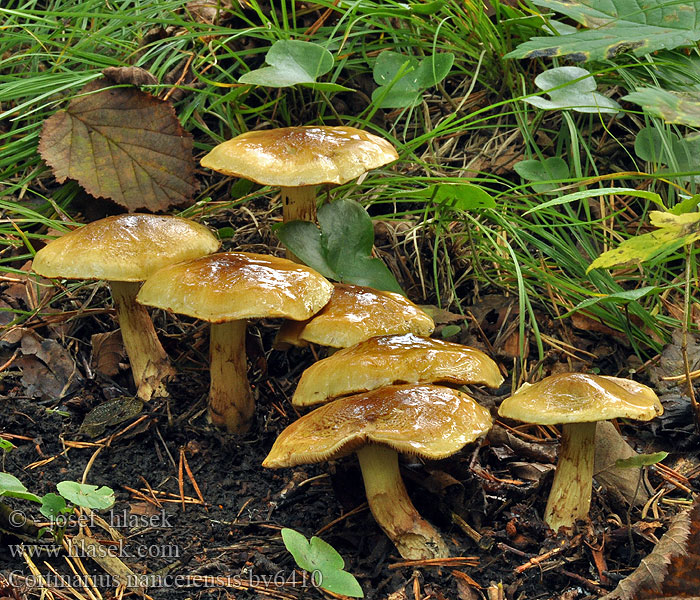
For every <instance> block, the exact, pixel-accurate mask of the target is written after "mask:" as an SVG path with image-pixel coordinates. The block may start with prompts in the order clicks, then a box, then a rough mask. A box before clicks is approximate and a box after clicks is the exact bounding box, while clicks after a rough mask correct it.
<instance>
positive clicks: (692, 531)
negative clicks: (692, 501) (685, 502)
mask: <svg viewBox="0 0 700 600" xmlns="http://www.w3.org/2000/svg"><path fill="white" fill-rule="evenodd" d="M699 595H700V504H696V505H695V506H694V507H693V508H692V510H691V509H688V510H684V511H682V512H680V513H678V514H677V515H676V516H675V517H674V518H673V520H672V521H671V524H670V526H669V528H668V531H667V532H666V533H665V534H664V535H663V536H662V537H661V539H660V540H659V543H658V544H657V545H656V546H655V548H654V549H653V550H652V551H651V553H650V554H649V555H648V556H646V557H645V558H643V559H642V561H641V563H640V564H639V566H638V567H637V568H636V569H635V570H634V571H633V572H632V574H631V575H629V576H628V577H627V578H625V579H623V580H622V581H621V582H620V583H619V584H618V586H617V587H616V588H615V589H614V590H613V591H612V592H611V593H610V594H607V595H606V596H603V598H602V600H657V599H661V598H698V596H699Z"/></svg>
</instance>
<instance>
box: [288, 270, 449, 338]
mask: <svg viewBox="0 0 700 600" xmlns="http://www.w3.org/2000/svg"><path fill="white" fill-rule="evenodd" d="M434 328H435V323H434V322H433V320H432V319H431V318H430V316H429V315H427V314H426V313H425V312H423V311H422V310H421V309H420V308H418V307H417V306H416V305H415V304H413V302H411V301H410V300H408V299H407V298H404V297H403V296H402V295H401V294H395V293H394V292H383V291H379V290H375V289H372V288H369V287H364V286H360V285H348V284H345V283H336V284H334V290H333V295H332V297H331V299H330V302H328V304H326V306H324V307H323V310H322V311H320V312H319V313H318V314H317V315H315V316H314V317H313V318H312V319H311V320H310V321H309V322H308V323H285V324H284V325H283V326H282V328H281V329H280V332H279V335H278V339H277V343H278V344H282V345H283V344H295V345H303V344H304V343H306V342H312V343H314V344H320V345H321V346H331V347H333V348H347V347H349V346H354V345H355V344H357V343H359V342H362V341H364V340H366V339H369V338H371V337H375V336H378V335H389V334H403V333H415V334H416V335H424V336H428V335H430V334H431V333H432V332H433V329H434Z"/></svg>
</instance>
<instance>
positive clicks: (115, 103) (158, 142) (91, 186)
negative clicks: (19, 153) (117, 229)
mask: <svg viewBox="0 0 700 600" xmlns="http://www.w3.org/2000/svg"><path fill="white" fill-rule="evenodd" d="M110 85H111V84H110V83H109V82H108V81H107V80H106V79H100V80H97V81H93V82H91V83H89V84H87V85H86V86H85V87H84V88H83V89H82V90H81V94H82V95H81V96H80V97H78V98H75V99H74V100H73V101H71V103H70V104H69V105H68V108H66V109H65V110H61V111H58V112H57V113H56V114H54V115H52V116H51V117H49V118H48V119H47V120H46V121H45V122H44V126H43V128H42V130H41V139H40V140H39V153H40V154H41V156H42V158H43V159H44V160H45V161H46V162H47V163H48V164H49V165H50V166H51V168H52V169H53V172H54V175H55V176H56V179H57V180H58V181H59V183H62V182H63V181H65V180H66V179H67V178H70V179H75V180H76V181H78V183H80V185H82V186H83V187H84V188H85V190H86V191H87V192H88V193H89V194H91V195H92V196H95V197H103V198H110V199H111V200H114V202H116V203H117V204H120V205H121V206H124V207H126V208H127V209H128V210H130V211H133V210H137V209H142V208H146V209H148V210H150V211H153V212H158V211H164V210H167V209H168V208H169V207H171V206H174V205H180V204H183V203H185V202H187V201H188V200H190V199H191V198H192V195H193V194H194V192H195V190H196V182H195V179H194V159H193V157H192V138H191V136H190V134H189V133H187V132H186V131H185V130H184V129H183V128H182V127H181V126H180V122H179V121H178V119H177V116H176V115H175V111H174V110H173V107H172V105H171V104H170V103H168V102H164V101H163V100H159V99H158V98H155V97H154V96H151V95H149V94H147V93H145V92H142V91H140V90H138V89H136V88H133V87H123V88H112V89H107V88H109V87H110Z"/></svg>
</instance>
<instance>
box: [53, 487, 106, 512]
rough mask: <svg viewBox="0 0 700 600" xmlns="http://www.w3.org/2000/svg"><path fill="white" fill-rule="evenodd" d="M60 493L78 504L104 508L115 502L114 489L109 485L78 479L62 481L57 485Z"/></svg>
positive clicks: (86, 506)
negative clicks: (97, 484) (94, 483)
mask: <svg viewBox="0 0 700 600" xmlns="http://www.w3.org/2000/svg"><path fill="white" fill-rule="evenodd" d="M56 488H58V493H59V494H61V496H63V497H64V498H65V499H66V500H68V501H69V502H72V503H73V504H75V505H76V506H82V507H84V508H94V509H95V510H104V509H106V508H109V507H111V506H112V505H113V504H114V491H113V490H112V489H110V488H108V487H107V486H104V485H103V486H102V487H99V488H98V487H97V486H96V485H90V484H89V483H78V482H77V481H61V483H59V484H57V485H56Z"/></svg>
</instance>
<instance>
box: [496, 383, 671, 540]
mask: <svg viewBox="0 0 700 600" xmlns="http://www.w3.org/2000/svg"><path fill="white" fill-rule="evenodd" d="M662 413H663V408H662V406H661V403H660V402H659V399H658V397H657V396H656V394H655V393H654V392H653V391H652V390H651V388H649V387H647V386H645V385H642V384H641V383H637V382H636V381H632V380H629V379H621V378H619V377H607V376H604V375H587V374H583V373H562V374H559V375H551V376H550V377H545V378H544V379H542V380H541V381H538V382H537V383H535V384H533V385H529V384H525V385H523V386H522V387H521V388H520V389H519V390H518V391H517V392H515V394H513V395H512V396H511V397H510V398H506V399H505V400H504V401H503V403H502V404H501V406H500V407H499V409H498V414H499V415H500V416H501V417H506V418H508V419H515V420H517V421H523V422H525V423H533V424H537V425H555V424H561V425H562V433H561V444H560V447H559V458H558V460H557V468H556V471H555V473H554V482H553V483H552V489H551V490H550V493H549V498H548V500H547V507H546V509H545V515H544V521H545V523H547V525H549V526H550V527H551V528H552V529H553V530H554V531H557V530H558V529H559V528H560V527H572V526H573V525H574V523H575V522H576V520H577V519H585V518H586V517H587V516H588V510H589V508H590V506H591V492H592V488H593V462H594V456H595V429H596V422H597V421H607V420H608V419H615V418H626V419H636V420H639V421H648V420H650V419H653V418H654V417H656V416H657V415H660V414H662Z"/></svg>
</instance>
